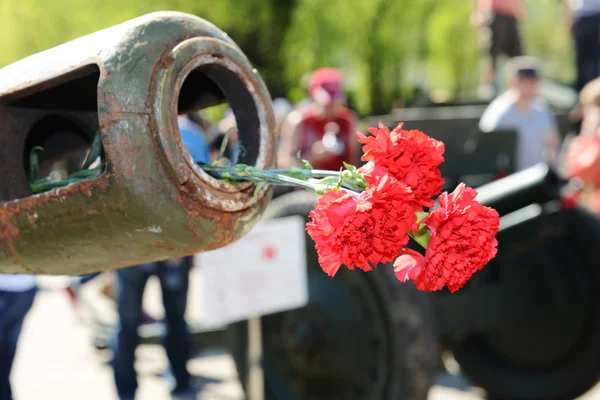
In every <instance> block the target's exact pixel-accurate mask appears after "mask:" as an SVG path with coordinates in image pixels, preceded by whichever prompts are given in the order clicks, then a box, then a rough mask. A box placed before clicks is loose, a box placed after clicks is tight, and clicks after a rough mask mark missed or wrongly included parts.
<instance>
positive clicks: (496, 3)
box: [0, 0, 600, 400]
mask: <svg viewBox="0 0 600 400" xmlns="http://www.w3.org/2000/svg"><path fill="white" fill-rule="evenodd" d="M540 7H543V4H542V3H541V2H540ZM565 11H566V15H567V21H566V23H565V29H568V31H569V32H570V34H571V35H572V37H573V46H574V48H575V50H576V51H575V54H576V57H575V60H573V62H574V64H575V65H576V71H577V79H576V82H575V85H574V88H575V90H576V91H577V92H578V93H580V94H581V95H580V101H579V103H578V104H577V105H576V106H575V108H574V109H573V113H572V115H573V118H575V119H576V120H577V121H580V122H581V135H580V137H581V138H585V139H581V140H584V141H583V142H582V141H579V142H577V141H575V142H574V144H573V145H572V146H571V149H572V150H571V151H570V153H569V154H570V158H569V160H570V164H571V165H572V166H574V167H573V168H571V173H572V175H573V176H579V177H580V178H581V179H583V180H584V181H585V184H586V185H587V187H588V190H587V192H586V193H588V194H590V193H595V192H596V187H597V186H598V185H600V155H599V154H600V144H598V141H599V140H600V139H599V138H600V135H599V134H598V133H599V132H600V131H599V129H600V81H598V79H597V77H598V68H599V66H598V59H599V57H600V39H599V38H600V0H565ZM523 13H524V7H523V4H522V1H521V0H477V1H475V2H474V9H473V16H472V20H471V22H472V23H473V24H475V25H476V26H477V27H479V28H480V32H481V37H482V42H483V44H484V55H485V57H487V59H488V64H489V68H488V69H487V70H486V72H485V74H484V75H483V77H482V84H481V88H480V94H481V95H482V96H485V97H487V98H490V99H493V100H492V101H491V103H490V104H489V106H488V107H487V109H486V111H485V112H484V113H483V115H482V117H481V121H480V124H479V127H480V130H481V131H482V132H483V133H485V132H491V131H495V130H499V129H514V130H516V132H517V134H518V138H519V139H518V146H517V155H516V160H517V162H516V165H517V166H516V169H517V170H523V169H526V168H528V167H530V166H532V165H535V164H537V163H539V162H547V163H549V164H551V165H554V166H556V165H557V163H558V162H559V158H558V154H559V150H560V148H561V144H562V143H561V136H560V135H559V131H558V128H557V124H556V121H555V117H554V115H553V114H552V111H551V109H550V107H549V106H548V105H547V104H546V103H545V102H544V101H543V100H542V99H541V98H540V97H539V96H538V90H539V84H540V81H541V79H542V78H543V68H542V64H543V63H542V62H541V61H540V60H537V59H535V58H533V57H529V56H527V55H526V54H527V53H526V48H525V46H523V43H522V41H521V38H520V34H519V25H520V23H521V22H520V21H521V20H522V19H523ZM465 23H469V21H465ZM501 56H506V57H508V58H509V59H510V62H509V63H508V64H507V65H506V68H505V74H504V75H505V76H507V77H508V85H507V86H506V87H505V90H501V87H502V86H503V85H502V84H501V83H500V82H499V73H498V72H499V69H500V68H501V67H500V64H499V62H498V60H499V57H501ZM345 93H346V92H345V89H344V77H343V74H342V72H341V71H340V70H338V69H334V68H321V69H318V70H316V71H313V72H312V74H311V76H310V79H309V82H308V85H307V97H306V99H304V100H303V101H301V102H299V103H297V104H296V105H293V104H292V103H291V102H290V101H288V100H287V99H285V98H277V99H274V100H273V108H274V114H275V119H276V127H277V132H278V133H279V154H278V163H279V166H278V167H279V168H289V167H290V166H292V165H298V164H299V162H300V161H299V158H298V155H300V158H302V159H305V160H308V161H309V162H310V163H311V164H312V165H313V167H314V168H317V169H332V170H338V169H339V168H340V167H341V166H342V163H343V162H349V163H355V162H356V160H357V158H358V151H359V150H358V143H357V140H356V135H355V132H356V130H357V123H358V119H357V116H356V114H355V112H354V111H352V110H351V109H350V108H348V106H347V105H346V94H345ZM403 106H404V105H403V103H401V102H396V103H395V104H394V105H393V108H402V107H403ZM178 122H179V129H180V132H181V136H182V140H183V143H184V145H185V146H186V148H187V149H188V151H189V153H190V155H191V157H192V158H193V159H194V161H196V162H216V163H219V164H222V165H227V164H235V163H236V162H237V160H238V158H239V156H240V154H241V153H242V152H243V148H244V144H243V143H242V141H241V139H240V137H239V135H238V132H237V129H236V121H235V115H234V113H233V111H232V110H227V111H226V112H225V113H224V114H223V115H222V117H221V118H220V119H219V120H217V121H211V120H210V119H209V118H208V117H207V116H206V114H204V113H202V112H199V113H193V114H190V115H181V116H179V120H178ZM226 138H227V140H226V141H225V139H226ZM222 149H224V151H223V153H222V152H221V150H222ZM590 149H592V150H593V151H595V153H593V151H592V153H590V151H591V150H590ZM585 150H587V153H586V154H588V155H589V157H588V159H587V161H585V160H583V161H582V159H581V154H582V153H584V152H585ZM573 171H574V172H573ZM588 198H589V199H592V198H594V197H593V196H592V195H591V194H590V195H589V196H588ZM597 198H599V199H600V196H597ZM591 203H593V201H591ZM598 204H599V206H598V207H597V211H598V212H600V202H598ZM192 267H193V262H192V259H191V258H190V257H186V258H181V259H175V260H168V261H164V262H157V263H151V264H144V265H139V266H132V267H129V268H124V269H120V270H117V271H115V272H112V273H111V274H112V282H111V283H110V287H109V288H107V290H106V291H105V295H106V296H107V297H109V298H111V299H112V300H113V301H114V303H115V307H116V309H117V312H118V316H119V322H118V324H117V327H116V329H115V332H114V335H113V337H112V339H111V343H110V347H111V350H112V352H113V360H112V363H111V365H112V368H113V371H114V381H115V385H116V388H117V392H118V395H119V398H120V399H122V400H125V399H133V398H134V397H135V393H136V389H137V377H136V372H135V369H134V360H135V349H136V347H137V345H138V344H139V342H140V338H139V335H138V327H139V326H140V325H141V324H145V323H149V322H155V320H154V318H153V317H152V316H150V315H148V313H145V312H144V310H143V309H142V297H143V293H144V288H145V286H146V283H147V281H148V279H149V277H151V276H157V277H158V278H159V280H160V284H161V288H162V301H163V305H164V309H165V319H164V323H165V324H166V326H167V330H166V332H167V336H166V337H165V340H164V347H165V350H166V353H167V356H168V358H169V361H170V364H171V370H172V375H173V377H174V381H175V384H174V386H173V388H172V394H173V396H174V398H186V396H189V395H190V393H193V388H191V383H190V375H189V373H188V371H187V369H186V363H187V360H188V359H189V358H190V355H191V352H192V346H191V339H190V333H189V329H188V327H187V323H186V321H185V318H184V315H185V310H186V307H187V292H188V289H189V273H190V270H191V268H192ZM95 277H96V275H89V276H85V277H75V278H73V280H72V284H71V285H70V286H69V287H68V288H67V292H68V293H69V295H70V297H71V298H72V300H73V302H74V305H76V304H77V298H78V293H79V290H80V287H81V286H82V285H85V284H86V283H87V282H89V281H91V280H92V279H94V278H95ZM35 293H36V280H35V277H33V276H28V275H0V400H10V399H12V392H11V387H10V372H11V366H12V362H13V359H14V357H15V353H16V350H17V343H18V338H19V334H20V331H21V328H22V326H23V321H24V319H25V317H26V315H27V312H28V311H29V309H30V308H31V307H32V304H33V302H34V297H35ZM24 345H27V344H26V343H25V344H24ZM57 395H58V394H57Z"/></svg>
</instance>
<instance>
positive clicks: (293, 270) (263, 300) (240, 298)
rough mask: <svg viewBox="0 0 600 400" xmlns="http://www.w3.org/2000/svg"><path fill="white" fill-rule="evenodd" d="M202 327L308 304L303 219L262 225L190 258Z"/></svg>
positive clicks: (281, 220) (290, 218) (286, 219)
mask: <svg viewBox="0 0 600 400" xmlns="http://www.w3.org/2000/svg"><path fill="white" fill-rule="evenodd" d="M195 264H196V265H197V266H199V269H200V271H201V275H202V282H203V285H202V286H203V288H202V299H203V301H202V323H203V324H206V325H220V324H228V323H231V322H235V321H241V320H246V319H249V318H251V317H256V316H260V315H266V314H272V313H277V312H281V311H286V310H291V309H294V308H300V307H303V306H305V305H306V304H307V303H308V283H307V273H306V254H305V233H304V219H303V218H302V217H300V216H293V217H286V218H279V219H273V220H267V221H262V222H260V223H259V224H257V225H256V226H255V227H254V229H252V231H250V232H249V233H248V234H247V235H245V236H244V237H242V238H241V239H239V240H238V241H236V242H234V243H231V244H230V245H228V246H226V247H223V248H220V249H217V250H212V251H207V252H204V253H199V254H196V256H195Z"/></svg>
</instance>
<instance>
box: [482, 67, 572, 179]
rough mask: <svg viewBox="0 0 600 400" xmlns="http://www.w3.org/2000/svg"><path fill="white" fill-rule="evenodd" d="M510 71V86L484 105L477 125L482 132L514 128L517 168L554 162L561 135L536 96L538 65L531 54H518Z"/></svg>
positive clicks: (548, 110)
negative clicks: (525, 55) (516, 136)
mask: <svg viewBox="0 0 600 400" xmlns="http://www.w3.org/2000/svg"><path fill="white" fill-rule="evenodd" d="M509 71H510V72H509V74H510V88H509V89H508V90H507V91H506V92H505V93H503V94H501V95H500V96H498V97H497V98H496V99H495V100H494V101H492V102H491V103H490V105H489V106H488V107H487V108H486V110H485V111H484V113H483V115H482V116H481V120H480V121H479V128H480V129H481V131H482V132H490V131H494V130H497V129H514V130H516V132H517V135H518V141H517V158H516V168H517V170H518V171H519V170H523V169H525V168H528V167H531V166H533V165H535V164H537V163H540V162H544V161H546V162H548V163H549V164H551V165H555V163H556V157H557V155H558V150H559V146H560V136H559V134H558V128H557V125H556V121H555V119H554V115H553V114H552V111H551V110H550V108H549V107H548V105H547V104H546V103H545V102H544V101H543V100H542V99H541V98H539V97H538V89H539V84H540V78H541V69H540V65H539V63H538V61H537V60H536V59H534V58H532V57H518V58H515V59H513V60H512V61H511V63H510V65H509Z"/></svg>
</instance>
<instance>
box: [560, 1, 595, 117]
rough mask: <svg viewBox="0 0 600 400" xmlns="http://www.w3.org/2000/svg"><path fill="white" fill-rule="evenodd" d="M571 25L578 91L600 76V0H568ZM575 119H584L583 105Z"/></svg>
mask: <svg viewBox="0 0 600 400" xmlns="http://www.w3.org/2000/svg"><path fill="white" fill-rule="evenodd" d="M564 3H565V14H566V17H567V26H568V28H569V31H570V32H571V35H572V37H573V43H574V46H575V73H576V77H575V90H576V91H577V93H579V92H581V90H582V89H583V87H584V86H585V85H586V84H587V83H588V82H590V81H592V80H593V79H594V78H596V77H597V76H598V68H599V66H598V58H600V0H564ZM570 117H571V119H572V120H573V121H574V122H580V121H581V119H582V118H583V115H582V109H581V104H580V103H577V105H576V106H575V107H574V108H573V110H572V112H571V115H570Z"/></svg>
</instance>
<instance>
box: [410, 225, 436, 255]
mask: <svg viewBox="0 0 600 400" xmlns="http://www.w3.org/2000/svg"><path fill="white" fill-rule="evenodd" d="M409 236H410V237H412V238H413V239H414V240H415V242H417V243H419V244H420V245H421V246H422V247H423V248H424V249H426V248H427V245H428V244H429V239H430V238H431V231H430V230H429V228H428V227H427V225H424V224H421V226H420V227H419V229H418V230H416V231H411V232H409Z"/></svg>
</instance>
